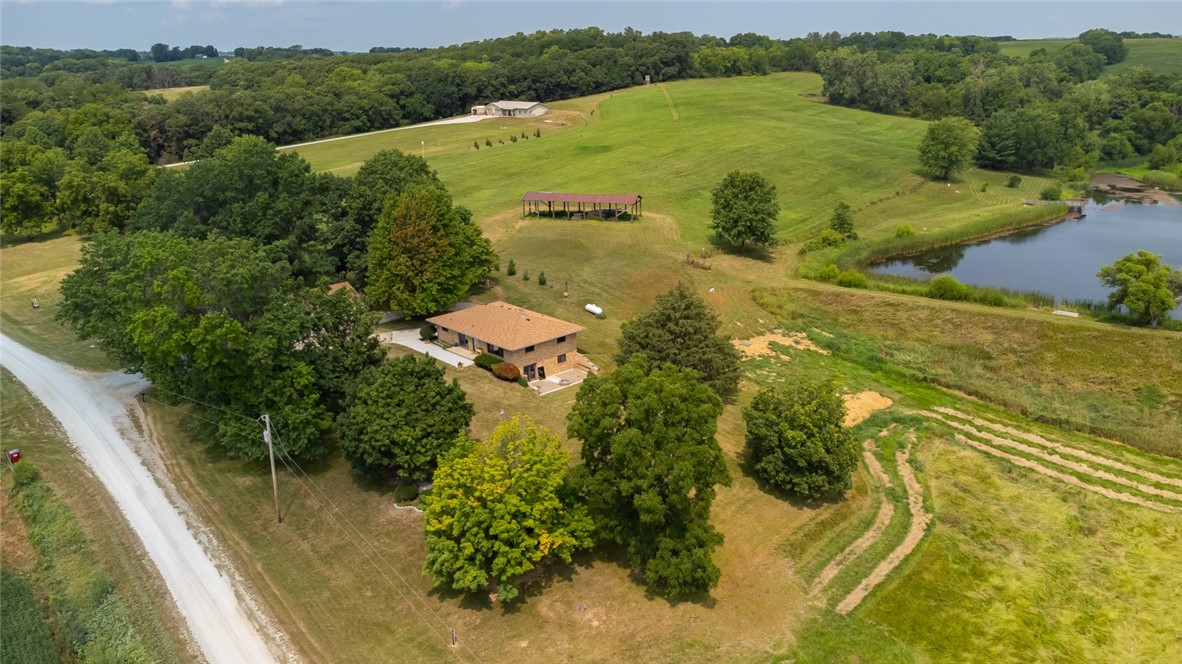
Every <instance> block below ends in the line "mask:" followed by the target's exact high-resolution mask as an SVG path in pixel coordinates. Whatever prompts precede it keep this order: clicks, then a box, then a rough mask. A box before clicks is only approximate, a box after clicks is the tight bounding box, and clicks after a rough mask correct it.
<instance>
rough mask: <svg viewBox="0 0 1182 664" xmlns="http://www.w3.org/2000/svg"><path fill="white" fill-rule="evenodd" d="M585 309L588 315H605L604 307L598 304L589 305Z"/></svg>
mask: <svg viewBox="0 0 1182 664" xmlns="http://www.w3.org/2000/svg"><path fill="white" fill-rule="evenodd" d="M583 308H584V309H586V310H587V312H588V313H592V314H595V315H596V316H598V315H599V314H601V313H603V307H601V306H599V305H598V304H588V305H587V306H585V307H583Z"/></svg>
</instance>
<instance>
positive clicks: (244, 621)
mask: <svg viewBox="0 0 1182 664" xmlns="http://www.w3.org/2000/svg"><path fill="white" fill-rule="evenodd" d="M0 365H3V366H4V368H6V369H8V370H9V371H11V372H12V373H13V375H14V376H16V378H17V380H19V381H20V382H22V383H24V384H25V387H27V388H28V389H29V391H30V392H32V393H33V396H35V397H37V398H38V399H40V400H41V403H43V404H45V407H46V408H48V409H49V412H50V413H52V414H53V416H54V417H56V418H57V419H58V421H59V422H61V424H62V427H63V428H64V429H65V431H66V435H67V436H69V439H70V443H71V444H73V445H74V447H75V449H76V450H77V451H78V454H79V455H81V457H82V459H83V460H84V461H86V463H87V465H89V466H90V468H91V469H92V470H93V471H94V473H95V475H97V476H98V478H99V480H100V481H102V483H103V484H104V485H105V486H106V487H107V491H108V492H110V494H111V496H112V497H113V498H114V499H115V502H116V504H118V505H119V509H120V510H121V511H122V512H123V515H124V517H126V518H127V521H128V523H130V524H131V527H132V529H133V530H134V531H135V533H136V534H137V535H138V536H139V538H140V541H141V542H143V545H144V550H145V551H147V553H148V556H149V557H150V558H151V559H152V562H153V563H155V565H156V568H157V569H158V570H160V575H161V576H162V577H163V578H164V582H165V584H166V585H167V586H168V591H169V593H171V594H172V598H173V600H174V601H175V602H176V605H177V608H178V609H180V613H181V615H182V616H184V618H185V622H186V623H187V624H188V626H189V630H190V631H191V632H192V634H193V637H194V638H195V639H196V641H197V644H198V646H199V647H200V648H201V652H202V653H203V654H204V655H205V658H206V659H207V660H208V661H209V662H211V664H221V663H222V662H230V663H238V662H244V663H245V662H249V663H250V664H265V663H266V662H275V661H276V658H275V655H274V654H272V651H271V648H270V647H269V646H268V643H267V641H266V640H265V639H264V638H263V637H262V635H261V634H260V632H259V626H258V624H256V622H255V620H253V619H252V618H256V617H257V616H255V615H254V612H253V611H252V610H251V609H249V608H248V607H247V606H245V605H244V604H243V602H242V601H241V600H240V599H239V596H238V594H237V593H235V589H234V586H233V584H232V583H231V582H230V580H229V579H228V578H227V577H226V576H225V575H223V574H222V573H221V572H220V571H219V570H218V566H217V565H215V563H214V561H213V559H212V558H211V557H210V554H209V553H208V552H207V551H206V550H205V549H203V548H202V547H201V545H200V544H199V543H198V542H197V538H196V537H194V535H193V533H192V532H190V531H189V528H188V526H187V525H186V524H185V520H184V518H182V517H181V514H180V513H179V512H178V511H177V509H176V508H175V507H174V506H173V505H172V503H170V502H169V500H168V498H167V497H166V496H165V494H164V491H163V490H162V489H161V488H160V486H159V485H157V484H156V481H155V479H154V478H153V477H152V474H151V473H149V472H148V469H147V468H145V467H144V464H143V463H142V462H141V461H140V459H139V457H138V456H137V455H136V453H135V448H134V447H133V446H132V445H131V444H130V443H128V438H127V437H128V436H136V435H138V434H137V433H136V432H135V428H134V427H132V424H131V420H130V418H129V417H128V415H127V409H126V407H125V405H124V402H123V401H121V400H120V398H118V396H119V395H120V393H122V398H123V399H124V400H126V399H128V398H134V394H135V391H134V389H132V390H130V391H129V390H128V389H127V388H126V387H124V389H122V390H119V389H118V387H117V386H114V385H113V383H118V382H122V383H123V384H124V386H126V385H127V384H128V378H129V377H128V376H126V375H119V374H116V375H115V376H116V377H121V378H122V381H118V380H107V381H104V376H102V375H100V374H92V373H88V372H84V371H80V370H78V369H74V368H72V367H69V366H66V365H64V364H60V363H58V362H54V361H53V360H50V359H49V358H46V357H44V356H42V355H39V354H37V353H35V352H33V351H31V350H29V349H28V348H25V347H24V346H22V345H20V344H18V343H16V342H15V341H13V340H12V339H10V338H8V337H7V336H5V335H0ZM222 564H223V565H224V564H225V563H224V561H222ZM260 621H261V619H260ZM277 652H278V650H277Z"/></svg>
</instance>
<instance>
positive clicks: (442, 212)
mask: <svg viewBox="0 0 1182 664" xmlns="http://www.w3.org/2000/svg"><path fill="white" fill-rule="evenodd" d="M496 265H497V255H496V253H495V252H494V251H493V248H492V244H490V243H489V241H488V239H486V238H485V237H484V236H483V235H482V234H481V232H480V227H479V226H477V225H476V224H475V223H473V221H472V215H471V213H470V212H468V211H467V210H466V209H464V208H456V207H454V206H453V205H452V199H451V196H450V195H448V193H447V192H446V191H444V190H442V189H439V188H437V187H424V186H415V187H411V188H410V189H408V190H406V191H405V192H403V194H402V195H401V196H399V197H398V198H397V199H393V200H391V201H390V202H389V203H388V204H387V205H386V209H385V211H383V212H382V216H381V219H379V220H378V224H377V226H376V227H375V228H374V230H373V233H372V234H371V235H370V238H369V286H368V288H367V290H366V295H368V296H369V298H370V300H371V301H372V302H373V303H375V304H377V305H379V306H382V307H388V308H390V309H393V310H394V311H399V312H401V313H404V314H409V315H412V316H420V315H424V314H429V313H433V312H436V311H439V310H441V309H444V308H447V307H449V306H451V305H453V304H455V303H456V302H458V301H459V300H460V299H462V298H463V297H464V296H465V295H467V293H468V290H469V289H470V288H472V286H473V285H474V284H475V283H476V282H477V281H479V280H480V279H482V278H484V276H485V275H486V274H488V273H489V272H490V271H491V270H492V269H493V268H494V267H496Z"/></svg>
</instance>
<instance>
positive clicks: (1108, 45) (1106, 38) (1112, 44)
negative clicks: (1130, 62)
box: [1079, 28, 1129, 65]
mask: <svg viewBox="0 0 1182 664" xmlns="http://www.w3.org/2000/svg"><path fill="white" fill-rule="evenodd" d="M1079 43H1081V44H1083V45H1084V46H1087V47H1088V48H1091V49H1092V50H1093V51H1095V52H1097V53H1099V54H1100V55H1102V56H1104V59H1105V61H1106V62H1107V64H1110V65H1114V64H1116V63H1118V62H1122V61H1123V60H1124V59H1125V56H1127V55H1128V54H1129V47H1128V46H1126V45H1125V42H1124V39H1122V38H1121V36H1120V35H1118V34H1116V33H1115V32H1113V31H1111V30H1105V29H1104V28H1094V29H1092V30H1088V31H1087V32H1084V33H1082V34H1081V35H1080V36H1079Z"/></svg>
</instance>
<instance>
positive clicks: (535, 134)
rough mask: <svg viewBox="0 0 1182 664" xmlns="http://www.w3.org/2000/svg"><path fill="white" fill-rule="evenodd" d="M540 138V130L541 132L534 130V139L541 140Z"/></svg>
mask: <svg viewBox="0 0 1182 664" xmlns="http://www.w3.org/2000/svg"><path fill="white" fill-rule="evenodd" d="M541 137H542V130H541V129H535V130H534V138H541Z"/></svg>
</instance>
